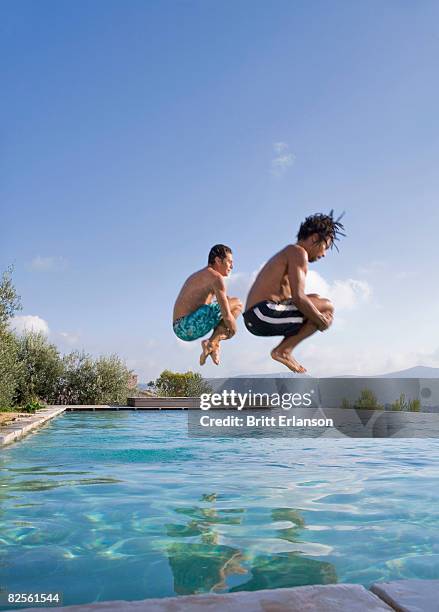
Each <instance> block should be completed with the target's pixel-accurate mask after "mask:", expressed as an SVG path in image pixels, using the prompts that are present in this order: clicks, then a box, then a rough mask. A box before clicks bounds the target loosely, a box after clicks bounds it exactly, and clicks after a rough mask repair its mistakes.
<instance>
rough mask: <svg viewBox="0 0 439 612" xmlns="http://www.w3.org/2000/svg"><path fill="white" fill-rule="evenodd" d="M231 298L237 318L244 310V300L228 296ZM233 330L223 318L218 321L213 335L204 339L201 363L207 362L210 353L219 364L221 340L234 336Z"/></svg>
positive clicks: (231, 304)
mask: <svg viewBox="0 0 439 612" xmlns="http://www.w3.org/2000/svg"><path fill="white" fill-rule="evenodd" d="M227 299H228V300H229V306H230V311H231V313H232V315H233V316H234V317H235V319H237V318H238V316H239V314H240V313H241V312H242V308H243V306H242V302H241V300H240V299H239V298H236V297H233V298H229V297H228V298H227ZM233 335H234V334H233V332H231V330H229V329H228V328H227V327H226V326H225V325H224V322H223V320H222V319H221V321H220V322H219V323H218V325H217V326H216V327H215V329H214V330H213V333H212V335H211V336H210V338H209V339H208V340H202V342H201V347H202V349H203V352H202V353H201V355H200V365H204V364H205V363H206V359H207V357H208V355H210V356H211V358H212V361H213V363H214V364H215V365H218V364H219V343H220V342H221V340H228V339H229V338H231V337H232V336H233Z"/></svg>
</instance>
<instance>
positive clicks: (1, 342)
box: [0, 328, 22, 410]
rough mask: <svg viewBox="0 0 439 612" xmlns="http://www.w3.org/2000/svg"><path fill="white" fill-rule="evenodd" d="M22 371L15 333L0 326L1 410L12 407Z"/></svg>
mask: <svg viewBox="0 0 439 612" xmlns="http://www.w3.org/2000/svg"><path fill="white" fill-rule="evenodd" d="M21 373H22V366H21V364H20V362H19V360H18V346H17V339H16V337H15V335H14V334H13V333H12V332H10V331H8V330H7V329H5V328H3V329H2V328H0V410H4V409H6V408H10V407H11V406H12V404H13V400H14V396H15V391H16V388H17V385H18V382H19V379H20V376H21Z"/></svg>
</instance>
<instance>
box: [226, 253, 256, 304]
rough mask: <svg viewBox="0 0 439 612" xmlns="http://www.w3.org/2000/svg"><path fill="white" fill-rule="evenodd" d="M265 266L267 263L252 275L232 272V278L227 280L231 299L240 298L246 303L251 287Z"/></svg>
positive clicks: (228, 293)
mask: <svg viewBox="0 0 439 612" xmlns="http://www.w3.org/2000/svg"><path fill="white" fill-rule="evenodd" d="M264 265H265V262H264V264H262V266H261V267H260V268H259V269H258V270H255V271H254V272H251V273H250V274H248V273H246V272H232V274H231V275H230V277H229V278H227V279H226V284H227V295H229V296H230V297H238V298H240V300H241V301H243V302H245V299H246V297H247V294H248V292H249V290H250V287H251V286H252V285H253V283H254V282H255V278H256V276H257V275H258V272H259V270H260V269H261V268H262V267H263V266H264Z"/></svg>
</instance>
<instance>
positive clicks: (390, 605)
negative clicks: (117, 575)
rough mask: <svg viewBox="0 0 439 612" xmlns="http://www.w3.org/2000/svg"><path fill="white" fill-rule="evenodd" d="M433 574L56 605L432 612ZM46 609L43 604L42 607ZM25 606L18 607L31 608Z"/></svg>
mask: <svg viewBox="0 0 439 612" xmlns="http://www.w3.org/2000/svg"><path fill="white" fill-rule="evenodd" d="M438 595H439V580H413V579H409V580H395V581H391V582H376V583H374V584H372V585H371V586H370V589H366V588H365V587H364V586H362V585H360V584H343V583H342V584H327V585H309V586H299V587H290V588H280V589H266V590H260V591H239V592H237V593H222V594H214V593H203V594H198V595H180V596H176V597H164V598H154V599H142V600H135V601H126V600H114V601H102V602H97V603H89V604H76V605H71V606H63V607H56V608H55V609H56V610H69V611H70V612H79V611H81V612H95V611H97V612H143V611H145V612H204V610H208V611H209V612H235V610H243V611H248V612H268V611H269V610H271V611H273V612H274V611H276V612H303V611H304V610H306V611H307V612H321V611H322V610H324V611H325V612H340V611H343V610H344V611H346V612H364V610H368V612H395V611H396V612H433V610H438V607H437V600H438ZM44 609H48V608H44ZM37 610H41V608H40V607H38V608H35V607H34V608H25V609H23V612H37Z"/></svg>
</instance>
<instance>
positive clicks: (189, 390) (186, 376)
mask: <svg viewBox="0 0 439 612" xmlns="http://www.w3.org/2000/svg"><path fill="white" fill-rule="evenodd" d="M149 386H150V387H153V388H154V389H155V391H156V392H157V394H158V395H161V396H165V397H200V395H201V394H202V393H211V391H212V390H211V388H210V386H209V385H208V384H207V383H206V381H205V380H204V379H203V377H202V376H201V374H198V372H184V373H180V372H171V371H170V370H164V371H163V372H162V373H161V374H160V376H159V378H157V380H155V381H152V382H151V383H149Z"/></svg>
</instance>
